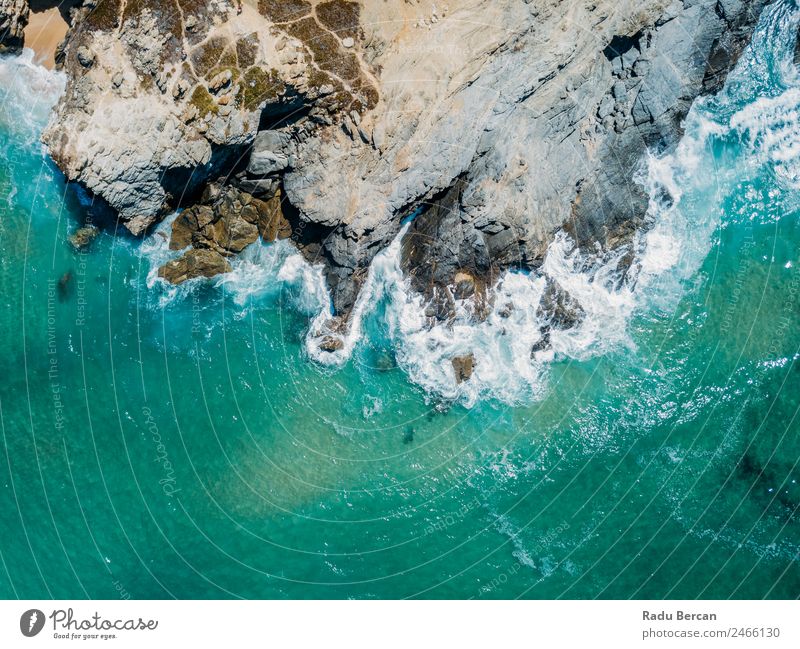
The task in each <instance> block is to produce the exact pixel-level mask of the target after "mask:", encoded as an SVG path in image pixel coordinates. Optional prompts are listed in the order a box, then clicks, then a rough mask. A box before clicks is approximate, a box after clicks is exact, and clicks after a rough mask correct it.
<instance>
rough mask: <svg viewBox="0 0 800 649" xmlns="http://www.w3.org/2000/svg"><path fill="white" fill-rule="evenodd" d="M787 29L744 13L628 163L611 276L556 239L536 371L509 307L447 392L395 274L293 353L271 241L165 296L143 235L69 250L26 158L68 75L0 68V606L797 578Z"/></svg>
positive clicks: (49, 187) (797, 321)
mask: <svg viewBox="0 0 800 649" xmlns="http://www.w3.org/2000/svg"><path fill="white" fill-rule="evenodd" d="M798 21H800V13H798V9H797V8H796V7H795V6H794V5H793V4H792V3H790V2H778V3H777V4H775V5H772V6H771V7H769V8H768V9H767V10H766V12H765V15H764V16H763V17H762V20H761V22H760V24H759V27H758V30H757V33H756V36H755V38H754V42H753V45H752V47H751V48H750V49H749V50H748V51H747V52H746V53H745V55H744V56H743V58H742V60H741V62H740V64H739V66H738V68H737V70H736V71H735V72H734V73H733V74H732V75H731V77H730V78H729V80H728V83H727V85H726V88H725V90H724V91H723V92H722V93H721V94H720V95H719V96H718V97H712V98H706V99H704V100H702V101H699V102H697V103H696V105H695V107H694V108H693V110H692V113H691V114H690V116H689V117H688V118H687V122H686V135H685V137H684V139H683V141H682V143H681V145H680V146H679V148H678V150H677V151H675V152H674V153H673V154H671V155H669V156H666V157H655V156H653V157H651V158H650V159H649V160H646V161H644V162H643V165H644V166H643V172H642V179H641V181H642V182H643V183H645V184H646V186H647V187H648V189H649V190H650V192H651V195H652V196H653V199H652V204H651V212H650V216H651V219H652V221H653V227H652V229H650V230H649V231H648V233H646V234H643V235H642V237H641V241H640V255H639V256H638V258H637V263H636V269H637V272H636V273H634V275H633V276H632V277H631V278H630V279H629V281H628V282H627V283H623V284H622V285H621V286H620V285H619V283H618V282H615V281H613V280H614V279H615V278H613V277H610V276H608V274H607V273H606V271H605V270H604V269H599V270H596V272H593V273H588V274H587V272H586V271H585V270H584V271H581V272H579V270H577V267H578V265H579V264H578V263H577V262H578V261H579V260H578V259H577V257H576V253H572V254H566V253H564V251H563V250H562V251H561V252H560V253H559V251H558V250H555V249H554V250H553V254H552V255H551V258H550V259H549V263H550V271H551V272H552V274H553V275H554V276H558V277H560V278H561V279H562V280H563V282H564V283H565V284H568V285H569V286H570V287H572V289H573V292H574V293H575V294H579V295H580V296H581V298H580V299H581V302H582V305H583V306H584V308H585V310H586V312H587V322H586V323H585V324H584V325H582V327H581V329H580V331H579V332H577V333H573V334H570V336H571V337H570V336H565V337H564V338H563V339H561V340H554V347H555V348H556V353H555V354H553V356H552V358H550V357H543V358H540V359H538V360H537V361H536V362H535V364H531V363H529V362H528V361H527V356H526V355H525V354H523V355H522V356H520V355H519V354H517V353H516V351H515V350H516V348H515V344H516V343H515V341H517V340H519V339H520V338H521V337H522V338H524V336H525V335H527V333H529V332H530V331H531V327H532V324H531V323H530V322H529V321H528V320H526V319H525V317H523V316H520V318H519V319H518V320H515V321H514V323H513V325H509V327H508V328H506V329H502V328H500V327H499V325H497V324H496V323H491V322H490V323H487V324H486V325H484V326H480V327H470V326H468V325H466V324H464V326H463V331H460V333H459V336H458V337H457V338H458V339H459V340H468V341H469V344H470V345H474V346H475V347H476V348H478V349H479V352H478V353H477V355H478V357H479V366H478V367H479V368H481V369H480V373H479V374H478V375H477V376H476V380H475V382H474V384H473V385H472V386H470V387H463V388H461V389H460V391H459V390H457V389H456V388H455V386H454V385H450V384H447V383H446V381H445V380H444V379H443V378H442V376H443V374H442V371H443V370H442V368H446V361H443V360H442V357H440V356H441V355H437V354H439V351H437V350H442V349H445V351H447V352H448V353H449V348H447V345H446V344H445V343H444V342H442V341H441V340H437V336H438V334H437V332H433V333H430V334H426V333H425V332H420V331H417V330H415V329H414V325H413V322H410V320H409V318H411V319H413V313H412V312H411V311H409V310H408V308H406V309H405V311H404V307H408V306H409V305H408V304H406V305H404V304H403V299H404V298H403V296H402V295H397V294H393V293H392V292H391V291H390V290H384V291H383V292H382V293H379V294H378V297H377V298H376V299H375V300H373V301H372V306H373V308H371V309H369V310H367V312H365V314H364V317H363V320H362V332H361V336H360V338H359V339H358V340H357V341H354V347H353V350H352V355H351V356H350V357H349V358H348V359H346V360H345V361H344V362H343V363H341V364H339V365H335V366H326V365H322V364H320V363H318V362H316V361H315V360H314V359H313V358H312V356H313V350H311V352H310V351H309V349H308V348H307V346H306V342H305V337H306V333H307V331H308V330H309V326H310V322H311V321H312V319H313V318H314V316H315V309H316V308H318V305H319V301H320V298H319V295H318V294H317V293H318V286H317V285H316V284H314V281H313V272H312V271H311V270H310V269H308V268H302V267H301V265H300V264H299V261H298V259H297V258H296V256H295V255H293V254H292V253H291V251H290V250H289V249H288V248H282V247H281V246H277V247H276V246H273V247H269V246H260V244H259V245H258V246H257V247H255V248H253V249H252V250H250V251H249V252H248V255H247V257H246V259H244V260H242V261H241V262H239V266H238V267H237V270H236V273H234V275H233V276H231V277H228V278H226V279H225V280H224V281H223V282H208V283H205V284H202V283H197V284H194V285H191V286H188V287H186V288H183V289H181V290H179V291H169V290H168V289H166V287H164V286H162V285H160V284H159V282H158V281H157V280H155V279H154V278H153V268H154V267H155V265H156V264H157V263H158V261H159V260H160V259H161V258H162V256H163V255H164V254H165V252H164V250H163V248H164V246H163V239H162V238H161V237H160V235H159V234H158V232H156V233H155V234H153V235H152V236H151V237H150V238H149V239H148V240H146V241H144V242H140V241H136V240H134V239H132V238H129V237H126V236H123V235H122V234H121V233H119V234H117V235H115V233H114V231H113V229H106V230H105V231H104V232H103V233H102V234H101V236H100V237H99V238H98V239H97V240H96V241H95V242H94V244H93V246H92V248H91V250H90V251H89V252H88V253H86V254H78V253H76V252H74V251H73V250H72V248H71V247H70V246H69V244H68V242H67V237H68V235H69V234H70V233H71V232H72V231H74V230H75V229H76V227H78V225H79V223H80V222H81V221H82V219H84V218H85V216H86V213H87V210H88V201H87V200H86V198H85V197H82V196H81V195H80V193H79V192H77V191H76V190H74V188H68V187H67V186H66V185H65V183H64V181H63V178H62V177H61V175H60V174H59V172H58V171H57V169H56V168H55V166H54V165H53V164H52V163H51V162H50V161H49V160H48V159H47V158H46V156H45V155H44V153H43V151H42V147H41V145H39V144H38V134H39V133H40V132H41V129H42V128H43V127H44V125H45V124H46V122H47V119H48V114H49V109H50V106H51V105H52V104H53V103H54V102H55V100H56V98H57V96H58V93H59V92H60V90H61V87H62V84H63V80H62V79H61V78H60V77H59V76H58V75H57V74H54V73H50V72H47V71H44V70H42V69H41V68H38V67H36V66H34V65H32V64H31V63H30V57H29V56H28V55H23V56H21V57H17V58H4V59H0V141H2V147H0V251H1V252H2V254H0V300H1V301H2V303H1V304H0V369H1V370H2V373H3V376H2V380H1V381H0V437H1V438H2V444H0V596H2V597H7V598H10V597H21V598H44V597H58V598H88V597H91V598H116V597H133V598H168V597H179V598H227V597H263V598H346V597H357V598H386V597H391V598H401V597H429V598H515V597H527V598H594V597H604V598H627V597H639V598H662V597H671V598H698V597H699V598H712V597H713V598H727V597H742V598H743V597H753V598H761V597H781V598H786V597H789V598H795V597H797V596H798V595H800V566H799V565H798V553H799V552H800V519H798V506H800V485H798V480H800V467H798V462H799V461H800V421H798V406H800V362H799V359H798V354H800V274H798V266H799V265H800V227H798V217H800V110H799V109H798V106H800V77H798V72H797V69H796V68H795V66H794V65H793V63H792V59H793V54H794V44H795V37H796V31H797V25H798ZM668 196H669V198H668ZM578 254H579V253H578ZM384 261H386V260H384ZM390 261H391V260H388V261H386V263H385V264H384V266H382V267H380V268H376V273H378V274H379V273H383V274H384V280H386V281H385V284H386V285H387V286H388V285H389V284H391V282H390V280H391V263H389V262H390ZM634 279H635V281H634ZM536 286H537V284H536V278H530V277H523V276H514V275H512V276H509V277H508V278H506V282H505V286H504V290H505V291H507V294H508V295H509V296H511V297H512V298H514V299H515V300H516V301H517V304H518V306H519V307H520V309H519V311H520V312H521V313H523V314H524V313H525V309H524V308H522V307H524V302H525V300H526V299H531V295H532V293H535V290H536ZM315 291H316V293H315ZM315 305H317V306H315ZM411 306H412V307H413V305H411ZM409 314H411V315H409ZM439 333H441V332H439ZM526 344H529V342H528V343H526ZM528 348H529V347H528ZM520 358H522V359H523V361H524V362H522V364H520V362H521V361H520Z"/></svg>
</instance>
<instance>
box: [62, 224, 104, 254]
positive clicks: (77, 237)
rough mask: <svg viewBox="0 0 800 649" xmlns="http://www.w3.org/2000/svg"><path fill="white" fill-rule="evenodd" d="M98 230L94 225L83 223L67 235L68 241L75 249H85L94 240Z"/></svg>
mask: <svg viewBox="0 0 800 649" xmlns="http://www.w3.org/2000/svg"><path fill="white" fill-rule="evenodd" d="M99 233H100V230H99V229H98V228H97V226H95V225H84V226H83V227H80V228H78V229H77V230H75V232H73V233H72V234H71V235H69V242H70V244H71V245H72V247H73V248H75V250H85V249H86V248H88V247H89V246H90V245H91V244H92V241H94V240H95V238H96V237H97V235H98V234H99Z"/></svg>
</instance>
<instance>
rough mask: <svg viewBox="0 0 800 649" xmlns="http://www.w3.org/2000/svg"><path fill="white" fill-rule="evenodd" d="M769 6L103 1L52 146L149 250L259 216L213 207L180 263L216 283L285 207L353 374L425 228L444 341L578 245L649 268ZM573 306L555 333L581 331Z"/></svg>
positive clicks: (75, 54) (427, 272)
mask: <svg viewBox="0 0 800 649" xmlns="http://www.w3.org/2000/svg"><path fill="white" fill-rule="evenodd" d="M763 4H764V2H763V0H682V1H681V0H614V1H611V0H608V1H600V2H598V1H597V0H463V1H461V2H458V3H455V2H454V3H452V6H451V7H447V6H444V5H443V4H441V3H436V2H433V1H432V0H417V1H415V2H409V1H408V0H385V1H380V2H378V1H366V2H352V1H349V0H261V1H260V2H255V0H251V1H249V2H244V4H243V5H241V10H239V7H237V5H236V4H235V3H232V2H226V1H225V0H217V1H216V2H212V3H202V2H196V1H195V0H169V1H168V2H149V1H148V0H139V1H137V2H131V1H130V0H128V2H121V1H120V0H90V1H89V2H87V3H86V4H85V5H84V7H83V9H82V10H81V11H80V12H79V15H78V17H77V18H76V19H75V21H74V25H73V28H72V30H71V33H70V36H69V38H68V40H67V42H66V46H65V48H64V50H63V58H62V61H63V67H64V69H65V71H66V72H67V74H68V78H69V82H68V86H67V91H66V94H65V95H64V97H63V98H62V100H61V102H60V103H59V106H58V108H57V111H56V113H55V115H54V118H53V120H52V122H51V124H50V126H49V127H48V129H47V131H46V133H45V136H44V140H45V142H46V143H47V144H48V146H49V147H50V151H51V154H52V156H53V158H54V159H55V161H56V162H57V163H58V165H59V166H60V167H61V168H62V169H63V170H64V172H65V173H66V175H67V177H68V178H69V179H70V180H74V181H78V182H80V183H82V184H84V185H85V186H86V187H88V188H89V189H90V190H91V191H92V192H94V193H95V194H96V195H98V196H100V197H102V198H103V199H105V200H106V201H107V202H108V203H109V204H110V205H111V206H112V207H113V208H114V209H115V210H117V212H118V213H119V216H120V219H121V221H122V222H123V223H124V224H125V226H126V227H127V228H128V229H129V230H131V232H133V233H136V234H141V233H144V232H145V231H146V230H147V228H148V227H150V226H151V225H152V224H153V223H155V222H157V221H158V220H159V219H160V218H162V216H163V215H164V214H166V213H167V212H168V211H170V210H172V209H174V208H175V207H177V206H179V205H190V206H191V205H194V204H196V203H197V201H198V200H199V197H200V195H201V193H202V190H203V188H204V187H205V186H206V184H207V183H208V182H210V181H214V182H217V181H218V180H219V179H222V182H223V184H225V185H226V186H229V187H235V188H236V191H238V192H244V193H245V194H246V195H247V196H249V197H250V198H248V199H246V200H244V201H241V200H240V201H239V203H238V205H239V207H236V209H237V210H240V211H242V210H245V208H246V209H247V210H249V213H250V217H247V216H245V215H244V211H242V213H241V216H240V217H237V218H236V219H234V220H235V223H234V220H232V219H233V217H231V216H230V214H229V215H228V216H227V217H220V216H219V215H218V214H217V215H216V217H215V212H214V209H213V208H211V207H209V206H208V205H206V206H205V207H203V206H199V207H196V208H192V209H190V210H187V211H186V212H185V213H184V214H185V216H182V217H181V218H180V219H179V220H177V221H176V226H175V230H174V231H173V242H174V245H175V246H178V247H182V244H186V245H189V244H191V245H193V246H194V250H197V251H200V250H202V251H211V252H213V253H214V254H216V255H217V256H218V258H217V257H214V259H213V260H211V257H210V253H208V254H207V253H206V252H203V257H202V261H203V263H204V264H205V265H203V268H204V270H203V271H202V272H203V274H205V273H206V272H207V270H205V269H206V268H207V267H210V268H213V269H215V270H217V271H221V269H224V268H225V265H224V264H223V263H221V262H225V259H224V257H225V256H228V255H230V254H233V253H235V252H237V251H238V250H239V249H240V248H241V247H242V246H244V245H247V242H249V241H251V240H254V237H255V233H256V231H257V230H258V231H259V232H260V233H261V234H262V236H264V231H263V230H264V226H263V224H261V223H260V222H259V221H258V220H257V218H256V217H254V216H253V214H254V213H255V212H257V211H258V209H257V208H254V207H252V206H253V203H252V201H254V200H255V201H261V202H265V203H268V202H270V201H275V200H278V201H282V202H283V209H282V210H281V214H282V216H281V217H280V219H279V221H280V223H279V224H278V225H274V224H273V226H270V228H272V230H275V231H276V232H277V231H278V230H280V231H281V232H282V233H284V234H287V233H288V232H289V231H291V236H292V239H293V241H294V242H295V244H296V245H297V246H298V248H299V249H300V250H301V251H303V253H304V254H305V255H306V257H307V258H308V259H309V260H311V261H314V262H320V263H322V264H324V267H325V273H326V277H327V279H328V283H329V286H330V289H331V295H332V300H333V306H334V311H335V314H336V319H335V321H334V322H333V323H332V325H331V327H330V328H329V329H330V330H329V331H328V332H327V333H326V334H325V336H326V338H325V340H326V342H325V344H324V345H323V347H324V348H326V349H330V350H332V351H333V350H336V349H339V348H340V347H341V344H340V341H338V339H337V332H338V333H340V332H341V331H342V329H343V328H344V327H346V320H347V315H348V313H349V311H350V309H351V308H352V306H353V304H354V303H355V299H356V297H357V295H358V291H359V287H360V285H361V283H362V282H363V280H364V278H365V276H366V273H367V269H368V267H369V264H370V262H371V260H372V259H373V257H374V256H375V254H377V252H378V251H380V250H381V249H383V248H384V247H386V246H387V245H388V243H389V242H390V241H391V240H392V239H393V238H394V237H395V236H396V235H397V233H398V232H399V230H400V227H401V221H402V220H403V219H404V218H405V217H408V216H409V215H411V214H414V215H415V219H414V222H413V224H412V225H411V228H410V229H409V231H408V233H407V235H406V237H405V239H404V241H403V248H402V249H403V253H402V263H403V268H404V270H405V272H406V273H407V275H408V276H409V278H410V280H411V284H412V286H413V287H414V288H415V289H416V290H418V291H420V292H422V293H423V294H425V295H426V296H427V297H428V298H429V300H430V304H431V307H430V309H431V317H433V318H439V319H447V318H448V317H449V316H450V315H451V312H452V308H451V306H452V302H453V300H454V299H456V298H459V297H471V298H473V299H475V301H476V304H477V305H478V306H479V307H480V304H481V303H484V304H485V302H486V300H488V299H489V298H488V297H487V295H488V294H489V293H490V292H491V285H492V283H493V282H494V280H495V279H496V277H497V276H498V274H499V273H500V272H501V271H503V270H506V269H509V268H523V269H535V268H537V267H538V265H539V264H541V263H542V260H543V258H544V255H545V251H546V250H547V246H548V245H549V243H550V242H551V241H552V239H553V236H554V234H555V233H556V232H557V231H559V230H566V231H567V232H569V233H570V235H571V236H572V238H573V239H574V240H575V241H576V243H577V244H578V245H580V246H582V247H584V248H586V249H592V250H595V249H598V247H599V250H600V251H601V253H602V251H604V250H605V251H607V250H611V249H617V250H619V248H620V247H624V246H627V245H629V244H630V240H631V235H632V233H633V232H634V231H635V230H636V229H637V228H638V227H639V226H640V225H641V223H642V219H643V217H644V215H645V211H646V207H647V199H646V196H645V195H644V194H643V192H642V190H641V188H639V187H638V186H637V185H636V183H634V182H633V175H634V172H635V171H636V169H637V166H638V165H639V164H640V161H641V159H642V155H643V153H644V151H645V149H646V148H648V147H655V148H668V147H671V146H674V144H675V143H676V141H677V139H678V137H679V136H680V122H681V120H682V118H683V117H684V116H685V115H686V112H687V111H688V109H689V107H690V105H691V103H692V101H693V100H694V98H695V97H696V96H698V95H699V94H700V93H703V92H711V91H714V90H716V89H718V88H719V87H720V85H721V84H722V83H723V81H724V79H725V75H726V73H727V71H728V70H729V69H730V68H731V66H732V65H733V63H734V62H735V61H736V58H737V56H738V54H739V52H740V51H741V49H742V47H743V46H744V44H746V42H747V38H748V36H749V33H750V30H751V29H752V27H753V25H754V23H755V21H756V19H757V17H758V15H759V13H760V10H761V8H762V6H763ZM1 6H5V5H1ZM229 212H230V210H229ZM271 213H273V214H274V213H275V211H274V210H272V212H271ZM215 218H216V220H215ZM254 219H255V220H254ZM270 228H267V229H268V230H269V229H270ZM276 228H277V230H276ZM272 230H270V231H272ZM269 236H270V235H267V237H268V238H269ZM276 236H277V235H276ZM272 238H274V236H273V237H272ZM190 254H191V255H192V256H191V257H190V259H189V260H188V261H191V263H192V264H194V265H193V266H192V268H194V269H195V270H196V269H198V268H200V266H199V265H198V264H197V263H196V262H197V259H196V258H197V257H198V254H199V253H198V252H192V253H190ZM206 257H208V259H206ZM188 261H187V264H185V265H187V266H188V265H189V264H188ZM209 261H211V262H212V263H206V262H209ZM225 263H227V262H225ZM185 270H186V269H184V268H183V267H181V268H179V269H177V270H176V271H175V272H170V273H165V276H168V278H169V279H171V280H173V281H174V280H176V279H180V278H182V277H183V278H185V276H187V273H186V272H184V271H185ZM187 272H191V269H189V270H188V271H187ZM559 291H560V288H559V287H557V286H553V287H549V288H548V304H550V305H551V307H552V311H553V315H554V317H555V316H556V314H560V315H558V317H557V322H555V324H554V325H553V326H561V327H565V326H570V323H571V322H574V321H575V318H579V317H580V314H579V313H576V312H575V310H574V309H572V308H571V307H570V299H569V296H564V295H560V294H559ZM543 308H549V307H546V306H545V307H543ZM480 311H481V309H480V308H478V309H477V310H476V313H480Z"/></svg>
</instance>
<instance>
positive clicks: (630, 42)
mask: <svg viewBox="0 0 800 649" xmlns="http://www.w3.org/2000/svg"><path fill="white" fill-rule="evenodd" d="M643 35H644V32H643V31H642V30H639V31H638V32H636V33H635V34H633V35H632V36H626V35H624V34H617V35H616V36H614V37H613V38H612V39H611V42H610V43H609V44H608V45H606V47H605V49H604V50H603V55H604V56H605V57H606V58H607V59H608V60H609V61H612V60H613V59H615V58H617V57H618V56H622V55H623V54H625V53H626V52H628V51H630V50H632V49H633V48H634V47H635V48H637V49H641V48H640V47H639V41H641V39H642V36H643Z"/></svg>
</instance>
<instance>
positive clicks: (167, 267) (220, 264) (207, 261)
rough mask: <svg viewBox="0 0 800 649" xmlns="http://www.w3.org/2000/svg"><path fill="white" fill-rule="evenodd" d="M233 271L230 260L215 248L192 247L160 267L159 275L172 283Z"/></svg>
mask: <svg viewBox="0 0 800 649" xmlns="http://www.w3.org/2000/svg"><path fill="white" fill-rule="evenodd" d="M230 271H231V265H230V264H229V263H228V261H227V260H226V259H225V258H224V257H223V256H222V255H220V254H219V253H218V252H217V251H215V250H208V249H192V250H189V251H187V252H186V253H185V254H184V255H183V256H181V257H179V258H178V259H173V260H171V261H168V262H167V263H166V264H164V265H163V266H162V267H161V268H159V269H158V276H159V277H162V278H164V279H165V280H167V281H168V282H170V283H172V284H181V283H183V282H185V281H187V280H189V279H193V278H195V277H214V276H215V275H219V274H221V273H228V272H230Z"/></svg>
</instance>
